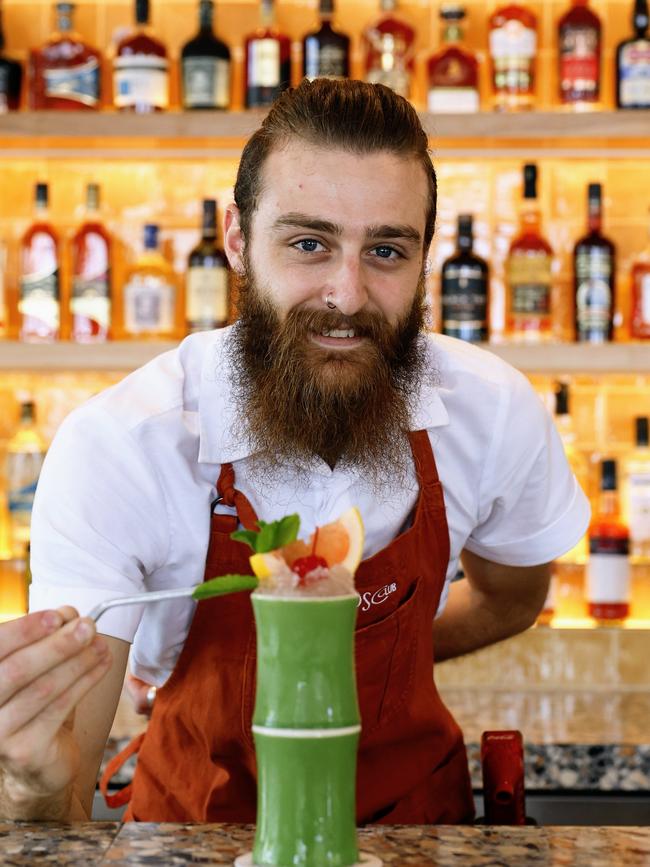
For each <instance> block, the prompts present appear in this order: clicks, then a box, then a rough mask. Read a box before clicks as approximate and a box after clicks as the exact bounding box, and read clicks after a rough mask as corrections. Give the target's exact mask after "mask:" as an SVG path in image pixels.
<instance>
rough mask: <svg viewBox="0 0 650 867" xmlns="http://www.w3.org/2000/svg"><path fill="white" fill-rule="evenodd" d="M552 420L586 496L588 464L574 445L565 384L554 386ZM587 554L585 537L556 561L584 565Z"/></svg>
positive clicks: (574, 433) (568, 391)
mask: <svg viewBox="0 0 650 867" xmlns="http://www.w3.org/2000/svg"><path fill="white" fill-rule="evenodd" d="M554 419H555V427H556V428H557V431H558V433H559V435H560V439H561V440H562V445H563V446H564V454H565V455H566V459H567V462H568V464H569V466H570V467H571V470H572V471H573V475H574V476H575V477H576V480H577V482H578V484H579V485H580V487H581V488H582V490H583V491H584V492H585V493H586V494H588V480H589V464H588V461H587V457H586V455H585V454H584V453H583V452H581V451H580V449H579V448H578V447H577V445H576V439H577V438H576V432H575V428H574V425H573V417H572V416H571V392H570V389H569V384H568V383H566V382H557V383H556V385H555V413H554ZM587 552H588V538H587V536H586V535H585V536H583V537H582V539H581V540H580V541H579V542H578V543H577V544H576V545H574V546H573V548H571V550H570V551H567V553H566V554H563V555H562V556H561V557H558V558H557V559H558V562H560V563H576V564H584V563H585V562H586V560H587Z"/></svg>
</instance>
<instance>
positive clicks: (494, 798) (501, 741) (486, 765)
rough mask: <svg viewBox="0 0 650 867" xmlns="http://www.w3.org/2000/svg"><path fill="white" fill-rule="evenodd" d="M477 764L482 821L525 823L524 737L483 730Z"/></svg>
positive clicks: (503, 823)
mask: <svg viewBox="0 0 650 867" xmlns="http://www.w3.org/2000/svg"><path fill="white" fill-rule="evenodd" d="M481 765H482V768H483V802H484V808H485V822H486V824H488V825H525V824H526V797H525V793H524V739H523V737H522V734H521V732H519V731H487V732H483V735H482V736H481Z"/></svg>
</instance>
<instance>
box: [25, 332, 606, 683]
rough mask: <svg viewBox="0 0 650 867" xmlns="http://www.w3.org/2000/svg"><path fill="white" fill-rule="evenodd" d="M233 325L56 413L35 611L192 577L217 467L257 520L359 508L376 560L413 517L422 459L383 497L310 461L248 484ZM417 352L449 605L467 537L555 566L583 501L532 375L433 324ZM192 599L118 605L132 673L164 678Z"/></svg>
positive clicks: (349, 475) (38, 542) (577, 533)
mask: <svg viewBox="0 0 650 867" xmlns="http://www.w3.org/2000/svg"><path fill="white" fill-rule="evenodd" d="M230 331H231V329H229V328H226V329H222V330H220V331H213V332H207V333H200V334H194V335H192V336H190V337H188V338H186V339H185V340H184V341H183V342H182V343H181V344H180V345H179V346H178V347H177V348H176V349H175V350H173V351H171V352H167V353H164V354H163V355H160V356H158V357H157V358H155V359H154V360H153V361H151V362H149V364H146V365H145V366H144V367H142V368H140V369H139V370H136V371H135V372H134V373H132V374H130V375H129V376H127V377H126V378H125V379H123V380H122V381H121V382H119V383H118V384H117V385H114V386H112V387H111V388H109V389H107V390H106V391H104V392H102V393H101V394H99V395H97V396H96V397H94V398H93V399H92V400H90V401H89V402H88V403H86V404H85V405H84V406H82V407H80V408H79V409H77V410H75V411H74V412H72V413H71V414H70V415H69V416H68V417H67V418H66V419H65V421H64V422H63V424H62V425H61V427H60V429H59V431H58V432H57V435H56V437H55V438H54V441H53V443H52V445H51V447H50V450H49V452H48V454H47V457H46V460H45V464H44V467H43V471H42V474H41V478H40V481H39V485H38V490H37V493H36V501H35V504H34V513H33V519H32V555H31V566H32V585H31V590H30V609H31V610H38V609H42V608H46V607H56V606H59V605H63V604H70V605H74V606H75V607H77V608H78V609H79V611H80V612H81V613H82V614H83V613H86V612H88V611H89V610H90V609H91V608H92V607H93V606H95V605H96V604H97V603H98V602H101V601H102V600H104V599H109V598H112V597H116V596H127V595H131V594H133V593H139V592H143V591H145V590H159V589H167V588H172V587H182V586H188V585H192V584H198V583H200V582H201V581H202V580H203V571H204V564H205V557H206V551H207V544H208V530H209V521H210V504H211V502H212V500H213V498H214V497H215V485H216V480H217V478H218V475H219V471H220V467H221V464H222V463H226V462H232V463H233V466H234V470H235V477H236V486H237V487H238V488H239V489H240V490H241V491H242V492H243V493H244V494H245V495H246V496H247V497H248V499H249V500H250V502H251V504H252V506H253V508H254V509H255V511H256V512H257V515H258V516H259V517H260V518H261V519H263V520H265V521H271V520H275V519H278V518H280V517H282V516H283V515H285V514H289V513H292V512H298V513H299V514H300V517H301V535H302V536H305V537H306V536H307V535H308V534H310V533H311V532H312V531H313V529H314V527H316V526H318V525H321V524H324V523H327V522H328V521H332V520H335V519H336V518H337V517H338V516H339V515H340V514H341V513H342V512H343V511H344V510H345V509H347V508H349V507H350V506H357V507H358V508H359V509H360V511H361V515H362V517H363V521H364V526H365V533H366V535H365V549H364V557H368V556H370V555H372V554H374V553H375V552H376V551H378V550H380V549H381V548H382V547H384V546H385V545H387V544H388V543H389V542H390V541H391V540H392V539H394V538H395V536H396V535H397V534H398V533H399V532H400V530H401V529H403V528H404V526H405V525H407V522H408V519H409V515H410V513H411V511H412V509H413V506H414V505H415V502H416V498H417V481H416V478H415V472H414V470H413V471H411V472H410V473H409V477H408V479H407V480H406V482H405V483H404V484H403V485H402V486H400V487H398V488H397V489H396V488H394V487H393V488H391V489H390V490H387V491H386V492H385V496H381V495H379V496H378V495H377V492H376V491H374V490H373V489H372V488H371V487H369V485H368V484H367V481H366V480H365V479H364V477H363V475H362V474H358V473H356V472H355V471H354V470H352V469H349V468H343V469H341V468H336V467H335V468H334V470H331V469H330V468H329V466H328V465H327V464H325V463H324V462H322V461H320V460H316V461H315V462H314V466H313V468H312V469H311V471H310V473H309V475H308V477H305V474H304V473H303V474H296V473H295V472H293V471H292V469H291V467H287V468H286V470H285V471H284V472H283V474H282V484H281V485H279V484H278V483H277V481H276V482H275V483H273V482H268V483H267V482H265V481H264V480H263V479H262V480H259V479H254V478H252V475H251V472H250V461H249V458H250V455H251V447H250V444H249V440H248V437H247V432H246V426H245V424H243V423H242V422H241V420H240V418H239V416H238V413H237V408H236V405H235V400H234V396H233V389H232V382H231V378H230V372H231V366H230V354H229V351H228V347H229V335H230ZM426 352H427V356H428V358H427V371H428V374H427V375H425V376H424V377H423V381H422V385H421V389H420V393H419V395H418V400H417V406H416V407H415V408H414V413H413V418H412V429H413V430H419V429H426V430H427V431H428V433H429V436H430V438H431V443H432V446H433V451H434V454H435V458H436V464H437V467H438V472H439V475H440V478H441V481H442V484H443V489H444V496H445V505H446V509H447V522H448V525H449V535H450V551H451V554H450V561H449V567H448V570H447V585H446V588H445V592H444V593H443V599H442V601H441V608H442V606H443V605H444V601H445V599H446V596H447V590H448V585H449V581H450V580H451V579H452V578H453V577H454V576H455V574H456V572H457V568H458V558H459V555H460V552H461V550H462V549H463V548H464V547H466V548H467V549H468V550H470V551H472V552H474V553H476V554H478V555H479V556H481V557H484V558H487V559H489V560H492V561H495V562H497V563H504V564H508V565H512V566H531V565H535V564H539V563H544V562H547V561H549V560H552V559H554V558H555V557H558V556H559V555H560V554H563V553H564V552H566V551H568V550H569V549H570V548H571V547H572V546H573V545H574V544H575V543H576V542H577V541H578V540H579V539H580V537H581V536H582V534H583V533H584V532H585V530H586V528H587V525H588V521H589V505H588V502H587V499H586V497H585V495H584V494H583V493H582V491H581V490H580V488H579V487H578V485H577V482H576V481H575V479H574V477H573V475H572V474H571V471H570V469H569V466H568V464H567V462H566V459H565V457H564V451H563V448H562V444H561V441H560V439H559V437H558V435H557V433H556V430H555V426H554V424H553V420H552V419H551V417H550V416H549V414H548V413H547V411H546V409H545V408H544V406H543V404H542V402H541V400H540V399H539V397H538V396H537V395H536V393H535V392H534V390H533V388H532V387H531V385H530V384H529V382H528V380H527V379H526V377H525V376H523V375H522V374H521V373H519V372H518V371H516V370H515V369H514V368H512V367H510V366H509V365H507V364H506V363H505V362H503V361H501V360H500V359H499V358H498V357H497V356H495V355H493V354H491V353H489V352H486V351H483V350H480V349H478V348H476V347H474V346H472V345H470V344H468V343H464V342H461V341H458V340H454V339H452V338H448V337H442V336H440V335H430V336H429V338H428V339H427V342H426ZM399 580H400V577H399V576H395V581H397V582H399ZM378 589H379V588H378ZM194 604H195V603H193V602H192V601H188V600H175V601H169V602H163V603H158V604H153V605H149V606H147V607H146V608H144V609H143V608H142V607H139V608H135V607H124V608H115V609H112V610H110V611H108V612H107V613H106V614H104V615H103V617H102V619H101V620H100V622H99V626H100V631H101V632H103V633H105V634H107V635H113V636H116V637H118V638H122V639H125V640H126V641H133V648H132V653H131V665H132V669H133V672H134V674H136V675H137V676H139V677H142V678H143V679H145V680H148V681H149V682H151V683H155V684H157V685H160V684H162V683H164V681H165V680H166V678H167V677H168V675H169V673H170V672H171V670H172V669H173V667H174V663H175V661H176V659H177V657H178V655H179V653H180V651H181V649H182V646H183V643H184V641H185V638H186V636H187V631H188V628H189V624H190V621H191V617H192V614H193V610H194ZM217 626H218V625H217V624H215V628H217Z"/></svg>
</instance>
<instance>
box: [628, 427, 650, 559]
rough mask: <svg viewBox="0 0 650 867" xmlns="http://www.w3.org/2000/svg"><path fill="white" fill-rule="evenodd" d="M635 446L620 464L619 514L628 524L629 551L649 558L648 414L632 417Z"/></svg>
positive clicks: (637, 555)
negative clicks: (621, 493)
mask: <svg viewBox="0 0 650 867" xmlns="http://www.w3.org/2000/svg"><path fill="white" fill-rule="evenodd" d="M634 427H635V434H636V436H635V443H636V444H635V448H634V449H633V450H632V451H631V452H630V453H629V454H628V455H627V457H626V458H625V461H624V464H623V514H624V518H625V521H626V523H627V525H628V527H629V528H630V553H631V554H632V556H633V557H642V558H643V559H650V445H649V444H648V417H647V416H638V417H637V418H635V420H634Z"/></svg>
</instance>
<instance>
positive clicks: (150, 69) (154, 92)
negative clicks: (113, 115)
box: [113, 0, 169, 114]
mask: <svg viewBox="0 0 650 867" xmlns="http://www.w3.org/2000/svg"><path fill="white" fill-rule="evenodd" d="M135 20H136V29H135V32H134V33H132V34H131V35H130V36H127V37H126V38H124V39H122V41H121V42H119V43H118V46H117V49H116V52H115V59H114V61H113V101H114V103H115V108H117V109H119V110H120V111H133V112H136V113H138V114H148V113H150V112H155V111H164V110H165V109H166V108H167V107H168V106H169V61H168V60H167V49H166V48H165V46H164V45H163V43H162V42H161V41H160V40H159V39H156V37H155V36H154V35H153V33H152V31H151V28H150V27H149V0H135Z"/></svg>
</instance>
